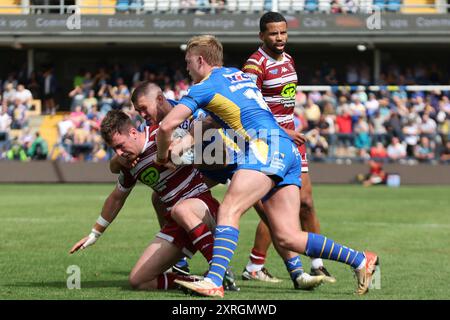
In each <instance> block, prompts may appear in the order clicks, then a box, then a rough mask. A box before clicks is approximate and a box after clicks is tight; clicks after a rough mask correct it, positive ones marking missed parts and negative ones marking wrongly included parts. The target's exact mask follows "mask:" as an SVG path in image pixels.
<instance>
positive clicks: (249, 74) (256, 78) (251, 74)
mask: <svg viewBox="0 0 450 320" xmlns="http://www.w3.org/2000/svg"><path fill="white" fill-rule="evenodd" d="M246 75H248V76H249V78H250V79H252V80H253V82H254V83H256V81H258V76H257V75H256V74H254V73H246Z"/></svg>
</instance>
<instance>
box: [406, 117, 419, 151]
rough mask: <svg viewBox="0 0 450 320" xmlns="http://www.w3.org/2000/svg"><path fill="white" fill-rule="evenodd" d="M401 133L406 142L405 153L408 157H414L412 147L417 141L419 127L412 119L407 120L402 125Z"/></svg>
mask: <svg viewBox="0 0 450 320" xmlns="http://www.w3.org/2000/svg"><path fill="white" fill-rule="evenodd" d="M403 134H404V136H405V142H406V153H407V155H408V157H410V158H412V157H414V149H415V147H416V145H417V142H418V141H419V135H420V129H419V127H418V125H417V124H416V123H414V122H412V121H408V122H407V123H406V125H405V126H404V127H403Z"/></svg>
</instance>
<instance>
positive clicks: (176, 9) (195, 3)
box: [116, 0, 402, 14]
mask: <svg viewBox="0 0 450 320" xmlns="http://www.w3.org/2000/svg"><path fill="white" fill-rule="evenodd" d="M273 2H275V1H272V0H248V1H238V0H117V3H116V12H119V13H120V12H122V13H129V12H138V13H141V12H150V13H153V12H158V13H195V14H205V13H212V14H216V13H230V12H246V13H250V12H255V13H260V12H263V11H270V10H272V8H273V5H274V3H273ZM277 2H278V3H277V8H278V10H279V11H280V12H282V13H293V12H325V13H344V14H345V13H350V14H351V13H357V12H363V13H367V12H368V10H372V9H374V8H377V9H379V10H384V11H391V12H398V11H400V8H401V5H402V1H401V0H278V1H277Z"/></svg>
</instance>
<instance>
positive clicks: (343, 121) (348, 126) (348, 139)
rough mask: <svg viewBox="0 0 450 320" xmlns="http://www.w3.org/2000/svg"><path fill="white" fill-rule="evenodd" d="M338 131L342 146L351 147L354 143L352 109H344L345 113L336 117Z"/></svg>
mask: <svg viewBox="0 0 450 320" xmlns="http://www.w3.org/2000/svg"><path fill="white" fill-rule="evenodd" d="M336 132H337V133H338V142H339V144H340V145H341V146H342V145H344V146H346V147H349V146H351V145H353V127H352V117H351V115H350V109H344V110H343V113H342V114H339V115H338V116H337V117H336Z"/></svg>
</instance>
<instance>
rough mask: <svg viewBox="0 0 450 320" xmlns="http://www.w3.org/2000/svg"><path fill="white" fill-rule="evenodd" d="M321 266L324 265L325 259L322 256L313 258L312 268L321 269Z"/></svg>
mask: <svg viewBox="0 0 450 320" xmlns="http://www.w3.org/2000/svg"><path fill="white" fill-rule="evenodd" d="M320 267H323V260H322V259H320V258H311V268H312V269H319V268H320Z"/></svg>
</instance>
